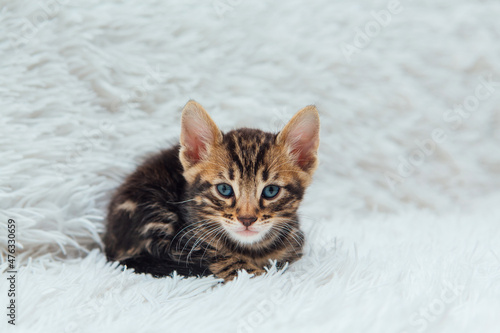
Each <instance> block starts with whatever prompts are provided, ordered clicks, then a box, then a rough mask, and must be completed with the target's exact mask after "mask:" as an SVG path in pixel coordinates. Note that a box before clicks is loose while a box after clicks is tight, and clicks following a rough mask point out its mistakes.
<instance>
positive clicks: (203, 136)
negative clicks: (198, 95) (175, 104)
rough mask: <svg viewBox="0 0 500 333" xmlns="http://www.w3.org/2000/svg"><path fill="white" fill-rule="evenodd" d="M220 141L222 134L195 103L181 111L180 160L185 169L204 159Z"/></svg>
mask: <svg viewBox="0 0 500 333" xmlns="http://www.w3.org/2000/svg"><path fill="white" fill-rule="evenodd" d="M221 141H222V133H221V131H220V130H219V128H218V127H217V125H215V123H214V121H213V120H212V118H210V116H209V115H208V113H207V111H205V109H203V107H202V106H201V105H200V104H198V103H196V102H195V101H189V102H188V103H187V104H186V106H184V109H183V110H182V120H181V151H180V160H181V163H182V165H183V166H184V169H187V168H189V167H191V166H193V165H195V164H196V163H198V162H200V161H201V160H203V159H205V158H206V157H207V156H208V154H209V153H210V150H211V149H212V148H213V147H214V146H215V145H217V144H218V143H220V142H221Z"/></svg>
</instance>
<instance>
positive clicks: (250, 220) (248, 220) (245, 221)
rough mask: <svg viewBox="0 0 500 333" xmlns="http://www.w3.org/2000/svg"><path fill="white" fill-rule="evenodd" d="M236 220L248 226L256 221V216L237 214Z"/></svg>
mask: <svg viewBox="0 0 500 333" xmlns="http://www.w3.org/2000/svg"><path fill="white" fill-rule="evenodd" d="M238 221H240V222H241V223H242V224H243V225H244V226H245V227H249V226H251V225H252V224H253V223H254V222H255V221H257V216H238Z"/></svg>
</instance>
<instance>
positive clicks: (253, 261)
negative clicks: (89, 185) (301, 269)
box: [104, 101, 319, 281]
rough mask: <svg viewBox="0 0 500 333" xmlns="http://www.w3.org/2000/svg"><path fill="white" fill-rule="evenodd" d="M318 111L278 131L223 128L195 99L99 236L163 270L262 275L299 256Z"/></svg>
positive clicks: (118, 257) (136, 262) (132, 263)
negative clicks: (172, 141) (175, 136)
mask: <svg viewBox="0 0 500 333" xmlns="http://www.w3.org/2000/svg"><path fill="white" fill-rule="evenodd" d="M318 145H319V115H318V111H317V110H316V108H315V107H314V106H308V107H305V108H304V109H302V110H300V111H299V112H298V113H297V114H296V115H295V116H294V117H293V118H292V120H291V121H290V122H289V123H288V124H287V125H286V126H285V128H284V129H283V130H282V131H281V132H280V133H278V134H271V133H266V132H263V131H260V130H256V129H248V128H242V129H238V130H233V131H231V132H228V133H222V132H221V131H220V130H219V129H218V128H217V126H216V125H215V123H214V122H213V120H212V119H211V118H210V116H209V115H208V113H207V112H206V111H205V110H204V109H203V107H202V106H201V105H199V104H198V103H196V102H194V101H190V102H188V103H187V104H186V106H185V107H184V109H183V111H182V129H181V137H180V145H177V146H175V147H173V148H171V149H169V150H164V151H162V152H161V153H159V154H157V155H156V156H153V157H151V158H149V159H148V160H147V161H146V162H145V163H144V164H142V165H141V166H139V167H138V168H137V170H136V171H135V172H134V173H133V174H132V175H130V176H129V177H128V178H127V179H126V181H125V183H124V184H123V185H122V186H121V187H120V188H119V189H118V191H117V192H116V194H115V195H114V197H113V198H112V201H111V203H110V205H109V213H108V226H107V232H106V235H105V239H104V241H105V244H106V254H107V257H108V259H109V260H112V261H120V263H122V264H124V265H126V266H127V267H131V268H134V269H135V272H137V273H150V274H152V275H153V276H155V277H161V276H166V275H169V274H171V273H172V272H173V271H177V272H178V273H179V274H181V275H186V276H192V275H198V276H205V275H211V274H214V275H215V276H217V277H219V278H222V279H224V280H226V281H228V280H231V279H233V278H234V277H235V276H237V272H238V270H241V269H245V270H246V271H248V272H249V273H254V274H262V273H265V267H266V266H268V265H269V260H270V259H272V260H276V261H277V263H278V265H279V266H280V267H281V266H283V265H284V264H285V263H286V262H294V261H296V260H297V259H299V258H300V257H301V256H302V247H303V244H304V235H303V233H302V231H301V230H300V227H299V220H298V217H297V208H298V207H299V203H300V202H301V200H302V197H303V195H304V191H305V189H306V187H307V186H308V185H309V184H310V182H311V177H312V174H313V173H314V171H315V169H316V167H317V164H318V158H317V149H318Z"/></svg>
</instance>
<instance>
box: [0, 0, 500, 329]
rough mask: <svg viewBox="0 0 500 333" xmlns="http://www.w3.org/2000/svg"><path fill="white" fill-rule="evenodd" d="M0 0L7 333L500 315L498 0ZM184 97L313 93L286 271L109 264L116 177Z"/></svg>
mask: <svg viewBox="0 0 500 333" xmlns="http://www.w3.org/2000/svg"><path fill="white" fill-rule="evenodd" d="M0 5H1V9H0V26H1V27H2V30H1V31H2V32H1V39H0V63H1V66H0V131H1V134H0V147H1V150H0V160H1V169H0V209H1V212H0V250H1V253H2V255H1V264H0V270H1V271H2V272H3V273H2V278H1V280H0V308H2V309H3V310H2V311H1V313H0V330H1V331H2V332H10V331H12V332H30V333H31V332H67V333H77V332H384V333H386V332H454V333H455V332H498V319H497V317H498V313H499V312H500V242H499V237H500V223H499V219H500V208H499V206H500V205H499V203H500V193H499V191H498V189H499V186H500V107H499V105H500V62H499V55H500V43H498V38H499V33H500V21H499V20H498V17H499V16H500V2H498V1H496V0H483V1H469V0H437V1H436V0H419V1H410V0H400V1H397V0H393V1H392V0H387V1H382V0H376V1H373V0H356V1H331V0H324V1H306V0H290V1H246V0H237V1H236V0H210V1H204V2H202V1H192V0H189V1H182V3H181V1H173V0H172V1H166V0H161V1H160V0H157V1H118V0H112V1H101V0H75V1H67V0H40V1H28V0H26V1H25V0H16V1H0ZM189 99H195V100H197V101H199V102H200V103H201V104H203V105H204V106H205V108H206V109H207V110H208V111H209V112H210V113H211V114H212V115H213V118H214V120H215V121H216V122H217V123H218V124H219V125H220V127H221V128H222V129H224V130H229V129H231V128H235V127H241V126H249V127H257V128H261V129H264V130H269V131H278V130H279V129H280V127H281V126H282V125H283V124H284V123H286V122H287V121H288V120H289V118H290V117H291V116H292V115H293V114H294V112H295V111H297V110H299V109H300V108H302V107H303V106H305V105H308V104H316V106H317V107H318V109H319V110H320V115H321V121H322V134H321V140H322V141H321V147H320V158H321V164H320V167H319V169H318V172H317V174H316V177H315V182H314V184H313V185H312V186H311V187H310V188H309V190H308V192H307V195H306V199H305V201H304V203H303V205H302V208H301V216H302V221H303V226H304V230H305V231H306V235H307V240H308V244H307V251H306V255H305V257H304V258H303V259H302V260H301V261H299V262H297V263H296V264H294V265H291V266H290V267H289V268H288V270H286V271H276V270H275V269H271V270H270V271H269V273H268V274H267V275H265V276H259V277H257V278H251V277H250V276H249V275H248V274H246V273H244V272H243V273H242V274H241V275H240V276H239V278H238V279H237V280H236V281H233V282H231V283H228V284H226V285H221V284H219V283H218V282H219V281H218V280H217V279H215V278H213V277H208V278H202V279H197V278H187V279H186V278H180V277H178V276H174V277H172V278H164V279H154V278H152V277H151V276H147V275H136V274H134V273H132V272H131V271H130V270H127V271H123V270H122V268H121V267H119V266H118V265H117V264H111V263H107V262H106V260H105V257H104V255H103V253H102V250H101V247H102V243H101V240H100V238H101V236H102V234H103V231H104V226H105V220H104V216H105V214H106V205H107V203H108V200H109V198H110V194H111V193H112V191H113V189H115V188H116V187H117V186H118V185H119V184H120V183H121V182H122V181H123V179H124V177H125V176H126V175H127V174H128V173H130V172H131V171H132V170H133V169H134V168H135V166H136V165H137V164H138V163H140V162H141V161H142V160H143V158H144V157H145V156H147V155H148V154H150V153H152V152H155V151H157V150H158V149H160V148H164V147H168V146H170V145H171V144H174V143H175V142H176V141H177V140H178V139H177V138H178V135H179V130H180V128H179V120H180V110H181V108H182V106H183V105H184V104H185V103H186V102H187V101H188V100H189ZM9 219H12V220H14V221H15V222H16V233H15V236H16V239H17V252H16V265H17V271H18V273H17V274H16V284H15V289H16V295H15V297H9V296H8V290H9V289H10V288H11V286H10V281H8V280H7V278H8V277H9V276H10V275H9V273H7V272H6V271H7V270H8V269H9V267H8V265H9V262H8V260H7V259H8V257H7V252H8V247H7V239H8V233H9V232H8V228H7V223H8V220H9ZM11 299H14V300H15V306H16V311H15V312H16V320H15V323H16V326H15V327H14V326H12V325H10V324H8V322H7V321H8V320H9V317H8V316H6V314H8V313H9V311H10V310H8V309H6V307H7V306H9V304H10V303H9V302H10V300H11Z"/></svg>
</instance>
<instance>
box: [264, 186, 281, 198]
mask: <svg viewBox="0 0 500 333" xmlns="http://www.w3.org/2000/svg"><path fill="white" fill-rule="evenodd" d="M279 192H280V187H279V186H276V185H269V186H266V187H264V190H263V191H262V196H263V197H264V198H266V199H272V198H274V197H275V196H277V195H278V193H279Z"/></svg>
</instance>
